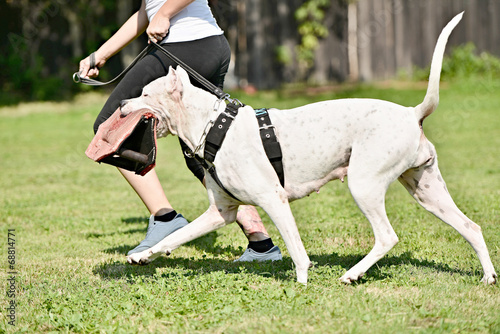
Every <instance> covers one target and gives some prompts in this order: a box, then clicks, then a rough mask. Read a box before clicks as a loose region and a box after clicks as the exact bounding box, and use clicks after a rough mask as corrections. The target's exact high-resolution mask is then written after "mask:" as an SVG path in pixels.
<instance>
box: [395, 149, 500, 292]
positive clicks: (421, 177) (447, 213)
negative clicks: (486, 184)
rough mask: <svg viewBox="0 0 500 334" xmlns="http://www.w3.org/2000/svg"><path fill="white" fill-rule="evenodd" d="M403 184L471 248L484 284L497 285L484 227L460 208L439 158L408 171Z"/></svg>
mask: <svg viewBox="0 0 500 334" xmlns="http://www.w3.org/2000/svg"><path fill="white" fill-rule="evenodd" d="M399 181H400V182H401V183H402V184H403V185H404V186H405V188H406V189H407V190H408V192H409V193H410V194H411V195H412V196H413V197H414V198H415V200H416V201H417V202H418V203H419V204H420V205H421V206H422V207H424V208H425V209H426V210H427V211H429V212H430V213H432V214H434V215H435V216H436V217H438V218H439V219H441V220H442V221H444V222H445V223H447V224H449V225H451V226H452V227H453V228H454V229H455V230H457V231H458V232H459V233H460V234H461V235H462V236H463V237H464V238H465V240H467V241H468V242H469V243H470V244H471V246H472V248H474V250H475V251H476V253H477V255H478V257H479V261H480V262H481V265H482V267H483V271H484V276H483V279H482V280H481V281H482V282H484V283H485V284H495V283H496V281H497V274H496V273H495V268H494V267H493V264H492V263H491V259H490V255H489V253H488V249H487V247H486V243H485V242H484V238H483V234H482V233H481V227H479V225H477V224H476V223H474V222H473V221H472V220H470V219H469V218H468V217H467V216H466V215H465V214H463V212H462V211H460V209H459V208H458V207H457V206H456V204H455V202H454V201H453V199H452V197H451V195H450V194H449V192H448V189H447V188H446V184H445V182H444V180H443V178H442V176H441V172H440V171H439V168H438V163H437V158H434V160H433V161H432V163H431V164H429V165H428V166H422V167H420V168H418V169H411V170H408V171H406V172H405V173H404V174H403V175H401V177H400V178H399Z"/></svg>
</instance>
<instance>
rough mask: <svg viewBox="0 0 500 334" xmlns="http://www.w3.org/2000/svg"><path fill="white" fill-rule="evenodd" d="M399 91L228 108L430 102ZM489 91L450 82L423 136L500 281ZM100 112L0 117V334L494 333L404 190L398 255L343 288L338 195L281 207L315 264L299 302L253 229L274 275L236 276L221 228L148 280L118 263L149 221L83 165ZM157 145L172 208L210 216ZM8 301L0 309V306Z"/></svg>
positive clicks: (55, 107) (462, 266) (364, 239)
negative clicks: (9, 243)
mask: <svg viewBox="0 0 500 334" xmlns="http://www.w3.org/2000/svg"><path fill="white" fill-rule="evenodd" d="M398 86H399V89H377V88H376V87H372V86H361V87H353V88H349V89H348V90H346V89H336V92H335V93H334V92H333V90H331V91H326V92H324V93H322V94H321V95H318V94H311V95H306V94H303V93H302V92H304V91H300V92H301V93H300V94H299V93H298V91H271V92H259V93H257V94H256V95H254V96H247V95H242V94H241V93H238V94H236V93H235V94H232V96H233V97H236V98H239V99H240V100H241V101H243V102H244V103H246V104H249V105H252V106H253V107H260V106H265V107H279V108H291V107H295V106H299V105H303V104H306V103H312V102H316V101H319V100H324V99H331V98H340V97H370V98H383V99H387V100H390V101H394V102H396V103H400V104H403V105H416V104H418V103H419V102H421V100H422V98H423V96H424V95H425V89H424V88H418V89H410V88H408V89H404V88H401V87H402V86H403V85H398ZM499 88H500V80H489V81H485V80H476V81H474V80H464V81H462V82H456V83H450V85H449V87H448V88H447V89H444V90H442V91H441V103H440V107H439V109H438V110H437V111H436V112H435V113H434V114H433V115H432V116H431V117H429V118H428V120H426V128H425V131H426V135H427V136H428V137H429V138H430V139H431V141H433V143H434V144H435V145H436V147H437V150H438V154H439V164H440V169H441V171H442V174H443V176H444V178H445V180H446V182H447V187H448V189H449V191H450V192H451V193H452V195H453V197H454V199H455V201H456V203H457V205H458V206H459V207H460V208H461V209H462V210H463V211H464V212H465V213H466V214H467V215H468V216H469V217H470V218H471V219H473V220H474V221H476V222H477V223H478V224H480V225H481V227H482V229H483V233H484V238H485V240H486V243H487V245H488V246H489V251H490V255H491V258H492V261H493V264H494V265H496V267H497V270H498V269H499V266H500V248H499V245H500V225H499V224H498V217H499V215H500V206H499V202H498V198H499V196H500V191H499V189H500V169H499V166H500V164H499V157H500V137H499V136H498V128H499V127H500V118H499V117H498V105H499V104H500V95H499V94H498V90H499ZM104 101H105V97H104V96H100V95H96V94H92V95H85V96H82V97H81V98H78V99H76V100H75V101H71V102H65V103H48V102H47V103H27V104H22V105H19V106H16V107H8V108H6V107H4V108H0V147H2V159H3V160H2V161H3V162H4V164H3V165H2V173H0V189H2V191H0V234H1V235H2V236H3V238H4V240H6V235H7V234H6V231H7V229H10V228H14V229H16V238H17V243H16V248H17V263H18V267H17V270H18V275H17V278H18V279H17V293H16V304H17V323H16V327H15V328H12V327H11V326H10V325H8V324H7V319H6V317H5V312H0V333H4V332H6V333H23V332H25V333H61V332H62V333H366V332H369V333H384V334H386V333H408V332H418V333H420V332H422V333H424V332H425V333H472V332H474V333H496V332H498V328H500V319H499V317H498V303H499V300H500V289H499V286H498V285H497V286H483V285H482V284H480V283H479V280H480V278H481V275H482V273H481V266H480V264H479V261H478V259H477V256H476V255H475V253H474V251H473V250H472V248H471V247H470V245H469V244H468V243H467V242H466V241H465V240H464V239H463V238H462V237H461V236H460V235H459V234H458V233H457V232H456V231H454V230H453V229H451V228H450V227H449V226H447V225H446V224H443V223H442V222H441V221H439V220H438V219H437V218H435V217H433V216H432V215H431V214H429V213H427V212H426V211H424V210H423V209H422V208H420V207H419V206H418V205H417V204H416V203H415V202H414V201H413V199H411V198H410V196H408V194H407V192H406V191H405V190H404V189H403V187H402V186H401V185H399V184H394V185H393V186H391V187H390V189H389V192H388V194H387V198H386V207H387V214H388V216H389V219H390V220H391V222H392V225H393V227H394V229H395V230H396V232H397V233H398V235H399V238H400V242H399V244H398V245H397V246H396V247H395V248H394V249H393V250H391V252H390V253H389V254H388V255H387V256H385V257H384V258H382V259H381V260H380V261H379V262H378V263H377V264H376V265H375V266H374V267H373V268H371V269H370V270H369V271H368V272H367V273H366V275H365V276H364V277H363V279H362V280H361V282H359V283H357V284H353V285H351V286H345V285H343V284H341V283H340V282H339V281H338V278H339V277H340V276H341V275H342V274H343V273H344V272H345V271H346V270H347V269H348V268H350V267H352V266H353V265H354V264H355V263H356V262H357V261H359V260H360V259H361V258H362V257H363V256H364V255H366V254H367V252H368V251H369V250H370V248H371V247H372V246H373V242H374V240H373V234H372V232H371V228H370V224H369V223H368V222H367V221H366V219H365V218H364V216H363V215H362V214H361V212H359V209H358V208H357V207H356V204H355V203H354V201H353V200H352V198H351V196H350V194H349V192H348V189H347V184H343V183H341V182H340V181H335V182H332V183H329V184H328V185H326V186H325V187H323V188H322V189H321V192H320V194H311V196H310V197H308V198H304V199H302V200H300V201H296V202H293V203H292V210H293V212H294V215H295V218H296V220H297V224H298V228H299V231H300V232H301V237H302V240H303V242H304V245H305V247H306V249H307V251H308V254H309V256H310V258H311V260H312V261H313V262H314V264H315V266H314V268H311V269H310V271H309V284H308V286H307V287H304V286H302V285H300V284H297V283H296V282H295V272H294V268H293V264H292V261H291V259H290V256H289V253H288V251H287V250H286V247H285V245H284V243H283V240H281V238H280V237H279V233H278V231H277V230H276V228H275V227H274V226H273V224H272V223H271V221H270V220H269V218H268V217H267V216H266V215H264V214H263V215H262V217H263V219H264V223H265V224H266V227H267V229H268V231H269V232H270V233H271V235H272V237H273V241H274V242H275V243H276V244H278V245H279V246H280V248H281V249H282V251H283V254H284V261H282V262H279V263H233V262H232V261H233V260H234V259H235V258H237V257H238V256H239V255H241V253H242V252H243V249H244V248H245V247H246V239H245V237H244V236H243V234H242V233H241V231H240V229H239V228H238V227H237V226H236V225H235V224H232V225H229V226H227V227H224V228H222V229H220V230H218V231H216V232H214V233H210V234H209V235H206V236H204V237H202V238H200V239H198V240H196V241H193V242H191V243H189V244H187V245H184V246H182V247H180V248H178V249H176V250H175V251H174V252H173V253H172V254H171V255H170V256H169V257H161V258H159V259H157V260H156V261H155V262H154V263H152V264H151V265H148V266H144V267H139V266H130V265H128V264H127V263H126V261H125V254H126V252H127V251H128V250H129V249H131V248H133V247H134V246H135V245H137V243H138V242H139V241H140V240H141V239H142V238H143V237H144V235H145V232H146V224H147V216H148V213H147V211H146V210H145V208H144V206H143V204H142V203H141V202H140V200H139V199H138V198H137V196H136V195H135V194H134V192H133V191H132V190H131V188H130V187H129V186H128V184H127V183H126V182H125V181H124V180H123V179H122V178H121V177H120V176H119V174H118V172H117V171H116V169H115V168H113V167H110V166H106V165H104V164H103V165H98V164H96V163H94V162H92V161H90V160H89V159H87V158H86V157H85V156H84V153H83V152H84V151H85V148H86V147H87V145H88V143H89V142H90V140H91V138H92V124H93V120H94V117H95V116H96V114H97V113H98V110H99V109H100V108H101V106H102V104H103V103H104ZM471 106H473V108H472V107H471ZM158 145H159V146H158V160H157V168H156V169H157V173H158V176H159V178H160V180H161V181H162V184H163V186H164V189H165V190H166V191H167V195H168V197H169V200H170V201H171V203H172V205H174V207H175V208H176V210H178V211H179V212H182V213H183V214H184V215H185V216H186V217H187V218H188V219H190V220H193V219H195V218H196V217H197V216H199V215H200V214H201V213H203V212H204V211H205V210H206V208H207V205H208V201H207V197H206V193H205V191H204V189H203V187H202V186H201V185H200V184H199V182H198V181H197V180H196V179H195V178H194V177H193V176H192V175H191V174H190V173H189V172H188V171H187V168H185V164H184V161H183V157H182V154H181V152H180V148H179V146H178V141H177V139H176V138H172V137H168V138H165V139H161V140H159V141H158ZM348 182H349V180H347V183H348ZM5 250H6V246H5V244H4V247H3V248H2V252H1V256H2V261H0V270H1V271H2V272H3V273H6V272H7V271H8V270H7V261H5V259H6V258H5V254H6V253H5ZM2 279H3V280H4V281H3V283H5V275H4V276H2ZM6 302H7V297H6V294H5V293H2V294H0V305H2V307H5V305H7V304H6Z"/></svg>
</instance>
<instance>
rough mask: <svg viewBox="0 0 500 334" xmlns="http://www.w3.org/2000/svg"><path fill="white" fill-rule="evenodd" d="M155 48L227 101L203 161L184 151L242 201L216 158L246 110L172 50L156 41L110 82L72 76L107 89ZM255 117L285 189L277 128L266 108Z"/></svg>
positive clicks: (92, 57) (92, 62)
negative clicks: (241, 111) (219, 169)
mask: <svg viewBox="0 0 500 334" xmlns="http://www.w3.org/2000/svg"><path fill="white" fill-rule="evenodd" d="M153 48H157V49H158V50H160V51H161V52H162V53H163V54H165V55H166V56H167V57H168V58H169V59H170V60H172V61H173V62H174V63H176V64H177V65H179V66H180V67H182V68H183V69H184V70H185V71H186V72H187V73H188V74H189V75H190V76H191V77H192V78H194V79H195V80H197V81H198V82H199V83H200V84H201V85H203V86H204V87H205V88H206V89H207V90H208V91H209V92H210V93H212V94H214V95H215V96H217V98H218V99H219V101H222V100H224V101H227V102H228V104H227V105H226V109H225V110H224V112H222V113H220V114H219V116H218V117H217V119H216V120H215V121H214V122H213V123H212V122H211V123H210V124H209V125H211V127H210V129H208V132H206V136H205V133H204V136H205V149H204V155H203V156H204V158H201V157H200V156H199V155H198V150H199V149H200V148H201V144H200V147H198V148H197V149H196V150H195V152H184V154H186V155H187V156H188V157H193V158H195V159H197V160H198V161H199V162H200V163H201V165H202V166H203V167H204V168H205V169H206V170H207V171H208V172H209V174H210V176H211V177H212V178H213V179H214V181H215V182H216V183H217V185H218V186H219V187H220V188H221V189H222V190H224V192H226V194H228V195H229V196H230V197H232V198H234V199H236V200H238V201H239V199H238V198H236V197H235V196H234V195H233V194H232V193H231V192H230V191H229V190H227V189H226V188H225V187H224V185H223V184H222V182H221V181H220V179H219V177H218V176H217V171H216V168H215V165H214V163H213V162H214V160H215V156H216V155H217V152H218V151H219V149H220V147H221V146H222V142H223V141H224V138H225V137H226V133H227V131H228V130H229V127H230V126H231V124H232V122H233V120H234V119H235V117H236V115H237V114H238V109H239V108H240V107H243V106H244V104H243V103H241V102H240V101H239V100H237V99H231V97H230V95H229V94H227V93H225V92H224V91H223V90H222V89H220V88H219V87H217V86H215V85H214V84H213V83H211V82H210V81H208V80H207V79H205V78H204V77H203V76H202V75H201V74H199V73H198V72H196V71H195V70H193V69H192V68H191V67H189V66H188V65H187V64H186V63H184V62H183V61H182V60H180V59H179V58H177V57H176V56H175V55H173V54H172V53H171V52H170V51H168V50H166V49H165V48H163V47H162V46H161V45H159V44H158V43H156V42H153V41H151V40H150V41H149V44H148V45H147V46H146V48H144V49H143V50H142V51H141V52H140V53H139V54H138V55H137V57H136V58H135V59H134V60H133V61H132V62H131V63H130V65H128V66H127V67H126V68H125V69H124V70H123V71H122V72H121V73H120V74H119V75H118V76H117V77H115V78H114V79H112V80H110V81H108V82H101V81H97V80H94V79H90V78H82V77H81V76H80V73H79V72H75V73H74V74H73V81H74V82H76V83H83V84H86V85H90V86H104V85H108V84H111V83H113V82H115V81H117V80H119V79H120V78H121V77H123V76H124V75H125V74H126V73H127V72H128V71H129V70H130V69H131V68H132V67H133V66H134V65H135V64H136V63H137V62H139V61H140V60H141V59H142V58H144V57H145V56H146V55H147V54H148V53H149V52H151V50H153ZM95 67H96V65H95V53H92V54H91V55H90V68H95ZM256 116H257V118H258V122H259V130H260V135H261V140H262V144H263V146H264V150H265V152H266V155H267V156H268V159H269V162H270V163H271V165H272V167H273V168H274V170H275V171H276V173H277V175H278V178H279V180H280V183H281V185H282V186H283V187H284V185H285V178H284V173H283V164H282V155H281V148H280V145H279V142H278V140H277V138H276V134H275V131H274V126H273V125H272V124H271V119H270V118H269V114H268V112H267V109H259V110H256ZM125 158H127V159H129V160H134V161H135V159H133V157H125Z"/></svg>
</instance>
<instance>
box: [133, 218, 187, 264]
mask: <svg viewBox="0 0 500 334" xmlns="http://www.w3.org/2000/svg"><path fill="white" fill-rule="evenodd" d="M187 224H188V221H187V220H186V218H184V217H183V216H182V215H181V214H180V213H179V214H177V216H175V218H174V219H172V220H171V221H169V222H160V221H156V220H155V216H153V215H151V217H149V225H148V231H147V232H146V238H145V239H144V240H142V241H141V243H140V244H139V245H138V246H137V247H135V248H134V249H132V250H131V251H129V252H128V253H127V256H129V255H132V254H134V253H139V252H142V251H144V250H146V249H149V248H151V247H153V246H154V245H156V244H157V243H159V242H160V241H162V240H163V239H164V238H165V237H166V236H168V235H170V234H172V233H174V232H175V231H177V230H178V229H180V228H183V227H184V226H186V225H187Z"/></svg>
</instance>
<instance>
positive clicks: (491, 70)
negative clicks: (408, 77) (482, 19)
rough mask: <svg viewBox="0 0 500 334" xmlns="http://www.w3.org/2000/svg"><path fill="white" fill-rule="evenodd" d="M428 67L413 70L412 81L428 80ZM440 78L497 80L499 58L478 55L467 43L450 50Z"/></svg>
mask: <svg viewBox="0 0 500 334" xmlns="http://www.w3.org/2000/svg"><path fill="white" fill-rule="evenodd" d="M429 73H430V66H428V67H427V68H425V69H418V68H416V69H415V70H414V75H413V77H414V79H416V80H427V79H428V78H429ZM441 77H442V78H443V79H444V80H446V79H451V78H471V77H483V78H499V77H500V58H498V57H496V56H494V55H492V54H490V53H488V52H481V53H478V51H477V48H476V46H475V45H474V44H473V43H467V44H464V45H461V46H457V47H454V48H452V51H451V53H450V55H449V56H445V58H444V59H443V69H442V72H441Z"/></svg>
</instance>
